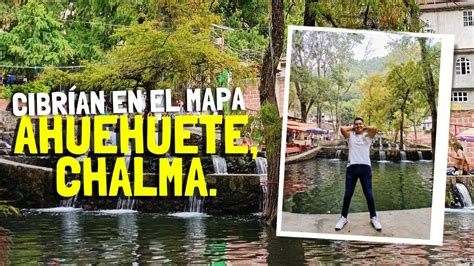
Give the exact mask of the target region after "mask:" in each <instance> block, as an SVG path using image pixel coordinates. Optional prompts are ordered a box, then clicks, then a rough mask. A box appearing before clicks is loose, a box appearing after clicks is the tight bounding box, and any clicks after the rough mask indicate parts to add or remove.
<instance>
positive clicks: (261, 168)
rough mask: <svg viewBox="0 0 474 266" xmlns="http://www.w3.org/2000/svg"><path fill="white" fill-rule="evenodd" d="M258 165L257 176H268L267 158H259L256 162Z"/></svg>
mask: <svg viewBox="0 0 474 266" xmlns="http://www.w3.org/2000/svg"><path fill="white" fill-rule="evenodd" d="M255 163H256V164H257V174H259V175H266V174H267V167H268V165H267V158H263V157H257V159H256V160H255Z"/></svg>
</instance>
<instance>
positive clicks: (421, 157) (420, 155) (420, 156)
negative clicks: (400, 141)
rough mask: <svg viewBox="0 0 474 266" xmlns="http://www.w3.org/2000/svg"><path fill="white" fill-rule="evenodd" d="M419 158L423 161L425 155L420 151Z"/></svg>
mask: <svg viewBox="0 0 474 266" xmlns="http://www.w3.org/2000/svg"><path fill="white" fill-rule="evenodd" d="M418 157H419V158H420V160H423V153H422V152H421V151H418Z"/></svg>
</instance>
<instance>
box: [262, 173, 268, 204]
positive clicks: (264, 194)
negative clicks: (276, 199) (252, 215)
mask: <svg viewBox="0 0 474 266" xmlns="http://www.w3.org/2000/svg"><path fill="white" fill-rule="evenodd" d="M260 189H261V190H262V195H261V196H260V211H261V212H262V213H264V212H265V206H266V205H267V201H268V186H267V175H262V176H260Z"/></svg>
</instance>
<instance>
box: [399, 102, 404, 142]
mask: <svg viewBox="0 0 474 266" xmlns="http://www.w3.org/2000/svg"><path fill="white" fill-rule="evenodd" d="M400 111H401V113H402V120H401V121H400V150H405V148H404V147H403V145H404V143H403V142H404V141H403V124H404V122H405V121H404V118H405V114H404V113H403V112H404V111H405V108H404V107H403V108H402V109H401V110H400Z"/></svg>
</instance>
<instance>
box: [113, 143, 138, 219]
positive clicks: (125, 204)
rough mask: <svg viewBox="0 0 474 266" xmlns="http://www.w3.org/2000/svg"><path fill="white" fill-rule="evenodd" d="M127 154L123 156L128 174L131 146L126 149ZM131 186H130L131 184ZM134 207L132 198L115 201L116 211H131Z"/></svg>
mask: <svg viewBox="0 0 474 266" xmlns="http://www.w3.org/2000/svg"><path fill="white" fill-rule="evenodd" d="M128 149H129V150H128V152H127V154H125V155H124V156H125V165H126V166H127V172H129V169H130V160H131V154H132V150H131V146H129V148H128ZM131 185H132V184H131ZM134 207H135V198H133V197H130V196H129V197H124V196H122V197H119V199H118V201H117V210H133V208H134Z"/></svg>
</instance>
